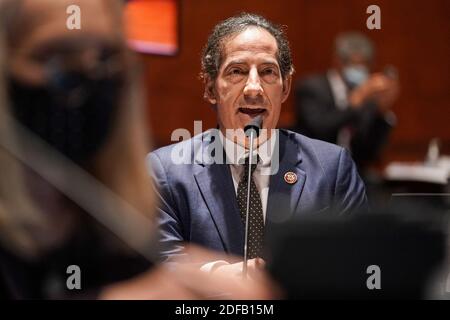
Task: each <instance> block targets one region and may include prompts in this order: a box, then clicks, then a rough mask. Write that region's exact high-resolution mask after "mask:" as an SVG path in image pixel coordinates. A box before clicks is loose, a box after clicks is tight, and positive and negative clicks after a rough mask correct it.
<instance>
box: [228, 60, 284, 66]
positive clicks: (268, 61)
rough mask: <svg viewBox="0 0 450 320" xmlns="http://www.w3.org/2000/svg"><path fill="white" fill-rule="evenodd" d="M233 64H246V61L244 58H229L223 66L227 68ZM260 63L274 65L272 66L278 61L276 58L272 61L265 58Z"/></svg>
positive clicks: (276, 64)
mask: <svg viewBox="0 0 450 320" xmlns="http://www.w3.org/2000/svg"><path fill="white" fill-rule="evenodd" d="M235 64H247V62H246V61H245V60H242V59H235V60H231V61H230V62H228V63H227V64H226V65H225V68H228V67H229V66H231V65H235ZM261 64H270V65H274V66H277V67H278V61H276V60H274V61H272V60H265V61H263V62H262V63H261Z"/></svg>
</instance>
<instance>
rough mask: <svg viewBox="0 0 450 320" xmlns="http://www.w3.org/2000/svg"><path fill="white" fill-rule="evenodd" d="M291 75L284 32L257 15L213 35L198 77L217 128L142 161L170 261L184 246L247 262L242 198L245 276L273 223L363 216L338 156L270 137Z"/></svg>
mask: <svg viewBox="0 0 450 320" xmlns="http://www.w3.org/2000/svg"><path fill="white" fill-rule="evenodd" d="M293 71H294V68H293V64H292V59H291V53H290V49H289V43H288V40H287V39H286V36H285V34H284V32H283V30H282V29H281V28H280V27H279V26H276V25H275V24H273V23H272V22H270V21H268V20H267V19H265V18H264V17H262V16H258V15H255V14H251V13H242V14H239V15H236V16H233V17H231V18H228V19H226V20H224V21H221V22H220V23H218V24H217V25H216V26H215V27H214V29H213V30H212V32H211V34H210V35H209V38H208V40H207V43H206V45H205V47H204V51H203V55H202V75H203V79H204V83H205V91H204V98H205V99H206V101H208V103H210V104H211V106H212V109H213V111H214V112H215V113H216V116H217V123H218V129H210V130H207V131H205V132H202V133H201V134H199V135H197V136H195V137H193V138H192V139H188V140H185V141H182V142H179V143H176V144H172V145H170V146H166V147H163V148H160V149H158V150H156V151H154V152H152V153H151V154H150V155H149V163H150V165H151V167H152V169H153V173H154V177H155V180H156V182H157V184H158V186H159V196H160V199H161V200H160V206H159V214H160V226H161V230H162V240H161V242H162V244H163V250H162V256H163V257H165V258H168V259H169V260H170V258H171V257H173V256H176V255H177V254H178V252H179V251H180V250H182V248H183V246H184V242H191V243H196V244H200V245H202V246H205V247H207V248H210V249H213V250H216V251H219V252H224V253H228V254H234V255H237V256H240V257H242V256H244V242H245V240H244V239H245V231H244V229H245V221H246V218H247V217H246V205H247V202H246V198H247V194H248V192H249V193H250V195H251V197H250V203H249V208H250V210H249V218H248V219H249V222H250V223H249V233H248V240H249V241H248V244H249V245H248V252H249V255H248V257H249V258H250V260H249V267H250V268H251V269H255V268H258V267H262V266H264V260H263V259H264V258H265V252H264V249H265V246H264V238H265V235H266V231H270V230H271V224H272V223H273V222H274V221H280V220H283V219H285V218H286V215H289V216H293V217H295V216H304V215H306V214H308V213H314V212H319V211H323V210H326V209H327V208H330V207H333V208H334V209H335V212H336V214H339V215H348V214H352V213H354V212H358V211H365V210H366V209H367V201H366V194H365V187H364V184H363V182H362V181H361V179H360V177H359V175H358V173H357V170H356V166H355V165H354V163H353V161H352V159H351V157H350V156H349V154H348V152H347V151H346V150H345V149H343V148H341V147H338V146H336V145H333V144H330V143H327V142H323V141H319V140H313V139H310V138H308V137H306V136H303V135H300V134H296V133H294V132H292V131H288V130H281V129H280V130H278V129H276V128H277V123H278V119H279V116H280V111H281V106H282V104H283V103H284V102H285V101H286V99H287V98H288V96H289V92H290V88H291V81H292V73H293ZM256 117H261V118H262V126H261V128H262V129H261V134H260V135H259V137H258V139H257V140H256V141H255V145H256V149H257V150H255V152H254V154H252V155H250V154H249V153H250V152H249V138H247V137H245V134H244V127H245V126H246V125H247V124H248V123H249V122H251V121H252V120H253V119H255V118H256ZM250 157H252V158H253V162H252V163H253V164H252V170H251V183H250V190H248V184H247V179H248V177H249V171H250V170H249V169H250V168H249V158H250ZM242 269H243V265H242V262H236V261H231V260H223V261H211V262H209V263H207V264H205V265H204V266H202V270H204V271H210V272H212V273H219V272H222V273H224V274H236V275H240V274H241V272H242Z"/></svg>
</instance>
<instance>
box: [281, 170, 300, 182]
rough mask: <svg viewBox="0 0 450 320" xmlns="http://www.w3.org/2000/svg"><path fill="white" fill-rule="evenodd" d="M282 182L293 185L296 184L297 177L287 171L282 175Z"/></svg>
mask: <svg viewBox="0 0 450 320" xmlns="http://www.w3.org/2000/svg"><path fill="white" fill-rule="evenodd" d="M284 181H286V182H287V183H289V184H294V183H296V182H297V175H296V174H295V173H294V172H292V171H288V172H286V173H285V174H284Z"/></svg>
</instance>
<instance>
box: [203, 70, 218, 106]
mask: <svg viewBox="0 0 450 320" xmlns="http://www.w3.org/2000/svg"><path fill="white" fill-rule="evenodd" d="M203 98H204V99H205V100H206V101H208V102H209V103H211V104H213V105H215V104H217V98H216V90H215V88H214V81H213V80H212V79H211V78H210V77H209V76H207V78H206V79H205V92H204V94H203Z"/></svg>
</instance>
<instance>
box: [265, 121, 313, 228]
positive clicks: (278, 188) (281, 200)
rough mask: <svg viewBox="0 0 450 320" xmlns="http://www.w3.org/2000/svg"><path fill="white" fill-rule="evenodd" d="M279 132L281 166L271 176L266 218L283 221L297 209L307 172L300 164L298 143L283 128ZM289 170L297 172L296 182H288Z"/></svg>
mask: <svg viewBox="0 0 450 320" xmlns="http://www.w3.org/2000/svg"><path fill="white" fill-rule="evenodd" d="M278 132H279V135H278V139H277V143H279V155H280V156H279V168H278V172H277V173H275V174H274V175H272V176H271V177H270V187H269V196H268V202H267V219H266V221H269V222H271V221H283V220H285V219H286V218H288V217H289V216H290V215H292V214H294V213H295V212H296V211H297V208H298V204H299V200H300V197H301V195H302V192H303V188H304V186H305V181H306V172H305V171H303V170H302V169H301V168H300V166H299V163H300V162H301V155H300V148H299V146H298V144H297V143H294V142H293V141H292V140H291V139H289V137H288V136H287V133H286V132H283V131H281V130H279V131H278ZM272 164H273V160H272ZM287 172H293V173H295V174H296V176H297V181H296V182H295V183H293V184H289V183H288V182H286V180H285V174H286V173H287ZM286 215H288V216H286Z"/></svg>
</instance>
